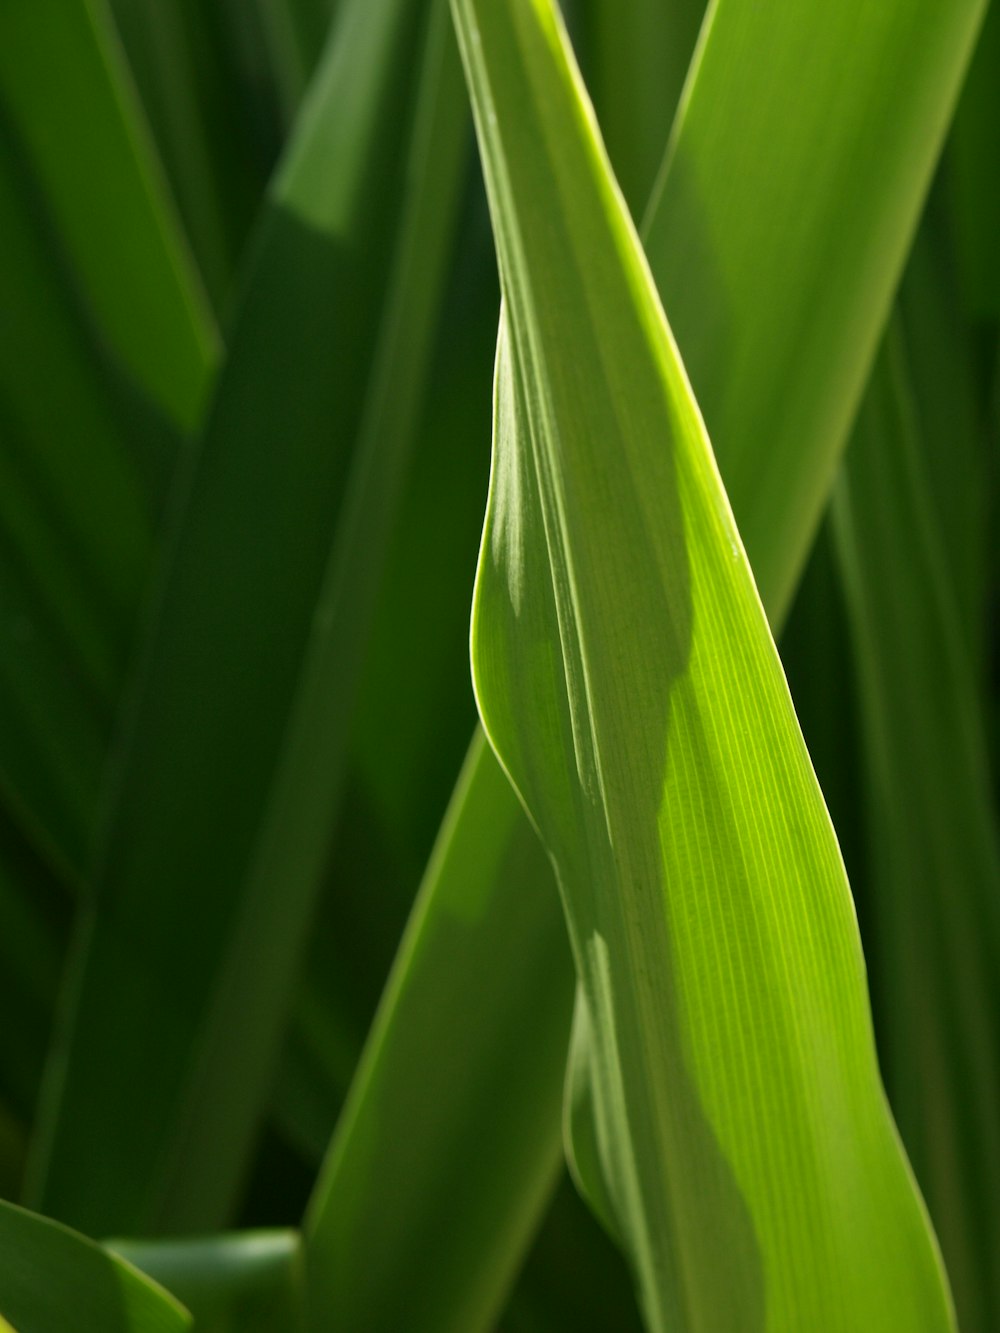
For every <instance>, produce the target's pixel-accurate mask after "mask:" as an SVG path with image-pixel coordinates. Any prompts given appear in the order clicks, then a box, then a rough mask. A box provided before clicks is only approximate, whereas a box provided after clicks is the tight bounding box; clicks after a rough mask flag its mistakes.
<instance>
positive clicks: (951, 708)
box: [834, 269, 1000, 1333]
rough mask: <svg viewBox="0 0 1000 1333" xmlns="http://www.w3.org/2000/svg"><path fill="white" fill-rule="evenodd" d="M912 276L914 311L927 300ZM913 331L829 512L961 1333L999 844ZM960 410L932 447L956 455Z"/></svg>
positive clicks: (982, 1190)
mask: <svg viewBox="0 0 1000 1333" xmlns="http://www.w3.org/2000/svg"><path fill="white" fill-rule="evenodd" d="M915 276H916V277H917V280H918V286H917V288H916V290H915V291H914V292H912V293H910V299H909V300H907V301H905V302H904V303H903V309H904V310H907V311H909V310H912V309H913V308H914V306H915V305H919V304H922V303H923V302H924V301H926V299H927V296H928V294H929V293H928V290H927V288H926V287H925V286H924V287H921V286H920V285H919V281H920V279H921V278H922V277H923V276H924V274H922V273H921V272H920V270H919V269H918V271H917V273H916V275H915ZM939 327H940V328H941V330H942V331H944V329H945V328H946V325H944V324H941V325H939ZM906 328H907V321H906V320H905V319H903V318H897V319H896V320H894V322H893V324H892V325H891V327H890V331H889V335H888V338H887V342H886V346H885V350H884V351H883V353H882V355H881V357H880V359H879V362H878V364H877V367H876V370H875V373H874V375H873V377H872V382H871V385H870V387H869V390H868V393H867V396H866V399H865V404H864V407H863V410H862V413H861V416H860V418H859V422H858V426H857V429H856V431H855V434H854V438H853V441H852V443H851V447H850V449H849V451H848V454H847V458H846V462H845V466H844V470H843V474H842V477H841V480H840V482H839V483H838V486H837V489H836V492H835V499H834V518H835V531H836V534H837V539H838V540H837V549H838V553H839V556H840V561H841V567H842V570H843V581H844V586H845V589H846V592H847V595H848V602H849V607H850V610H851V625H852V638H853V643H854V650H855V656H856V660H857V670H858V680H859V692H860V695H861V700H862V705H863V710H864V721H865V729H864V739H865V743H866V750H867V772H868V784H869V788H870V799H869V810H870V820H869V835H870V843H871V850H872V862H873V880H874V882H873V892H872V894H871V900H870V907H871V912H872V914H873V917H874V931H873V939H874V941H875V946H876V950H877V955H876V956H877V959H878V961H879V963H880V967H879V972H880V975H881V976H882V977H883V985H884V987H885V992H886V994H885V1005H886V1009H887V1012H888V1013H889V1014H890V1016H891V1017H892V1019H893V1026H892V1029H891V1040H890V1041H888V1042H887V1043H886V1047H885V1061H884V1063H885V1067H886V1080H887V1085H888V1087H889V1091H890V1096H891V1099H892V1104H893V1107H894V1109H895V1112H896V1115H897V1117H898V1121H899V1127H900V1131H901V1133H902V1135H903V1139H904V1142H905V1143H906V1145H907V1148H908V1150H909V1151H910V1154H911V1157H912V1160H913V1165H914V1169H915V1170H916V1173H917V1176H918V1179H919V1180H920V1181H921V1184H922V1185H923V1187H924V1189H925V1191H926V1195H927V1200H928V1204H929V1206H930V1209H931V1213H932V1216H933V1217H934V1219H935V1222H936V1224H937V1227H938V1231H939V1234H940V1237H941V1246H942V1249H943V1251H944V1256H945V1260H946V1262H947V1263H948V1268H949V1272H950V1273H951V1276H952V1280H953V1283H954V1288H955V1300H956V1305H957V1309H958V1315H959V1320H960V1324H961V1327H962V1328H963V1329H967V1330H970V1333H971V1331H972V1330H977V1329H982V1330H986V1329H991V1328H995V1327H996V1325H997V1322H998V1320H1000V1281H998V1275H997V1272H996V1265H995V1262H994V1260H995V1256H996V1254H997V1252H998V1247H1000V1207H998V1203H997V1200H998V1199H1000V1056H998V1052H1000V1031H998V1030H997V1023H996V1017H995V1015H996V1008H995V1003H994V996H995V991H996V988H995V983H994V980H993V975H994V967H995V960H996V958H997V956H998V955H1000V838H998V832H997V826H996V815H995V811H994V809H993V802H992V794H991V791H990V779H989V770H988V764H987V759H986V754H985V751H984V747H983V734H984V730H983V725H982V718H981V715H980V710H979V706H978V692H977V689H976V684H975V680H974V678H973V675H972V673H971V671H970V668H969V658H968V653H967V643H966V640H965V638H964V637H963V633H962V627H961V622H960V618H959V614H958V609H957V602H956V599H955V595H954V591H953V585H952V583H951V581H950V577H949V576H950V573H951V570H950V569H949V566H948V564H947V562H946V559H945V555H944V548H943V544H942V541H941V532H940V527H939V524H938V516H937V513H936V512H935V507H934V505H933V502H932V500H931V490H930V487H929V485H928V475H927V470H926V467H925V464H924V462H923V458H924V453H925V451H924V450H922V449H921V447H920V445H919V444H918V443H917V439H918V434H919V432H920V430H921V428H922V427H925V426H927V425H930V426H931V427H932V428H933V424H934V423H933V419H932V420H931V421H930V422H927V421H925V420H924V419H922V418H921V416H920V415H919V414H918V413H919V409H918V403H919V401H920V400H919V399H918V397H917V396H916V394H915V393H914V390H913V388H912V383H913V381H912V378H911V370H910V367H909V362H908V357H907V351H906ZM942 369H943V367H939V372H938V373H939V376H942ZM942 378H944V377H943V376H942ZM938 392H939V393H940V392H941V390H940V388H939V390H938ZM959 419H960V417H959V415H958V414H957V413H956V414H954V415H953V416H952V417H951V418H950V419H949V420H948V422H947V425H948V429H947V431H946V433H945V434H943V435H942V436H939V437H938V438H937V439H936V440H935V441H934V444H935V445H936V446H937V447H938V448H942V447H944V446H947V450H948V452H949V453H950V454H951V455H952V457H953V458H954V457H956V456H957V457H959V458H960V457H961V456H962V453H961V449H960V448H959V447H958V446H957V445H956V444H955V442H954V439H953V429H954V423H955V422H956V421H958V420H959Z"/></svg>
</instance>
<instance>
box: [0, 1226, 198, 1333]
mask: <svg viewBox="0 0 1000 1333" xmlns="http://www.w3.org/2000/svg"><path fill="white" fill-rule="evenodd" d="M0 1317H3V1318H6V1319H8V1320H10V1321H11V1323H12V1324H13V1326H14V1327H15V1328H16V1329H17V1333H78V1331H79V1330H80V1329H81V1328H86V1329H95V1330H96V1329H100V1330H101V1333H181V1331H182V1330H183V1329H189V1328H190V1327H191V1319H190V1316H189V1315H188V1314H187V1311H186V1310H184V1309H183V1307H182V1306H180V1305H178V1303H177V1302H176V1301H175V1300H174V1299H173V1297H172V1296H169V1295H168V1294H167V1292H165V1291H164V1290H163V1289H162V1287H158V1286H156V1285H155V1284H154V1283H153V1282H151V1281H150V1280H149V1279H148V1278H146V1277H143V1276H142V1274H140V1273H138V1272H136V1270H135V1269H134V1268H132V1267H131V1266H130V1265H128V1264H126V1263H123V1262H122V1261H121V1260H120V1259H118V1258H116V1257H115V1255H113V1254H111V1253H109V1252H108V1251H107V1250H104V1249H102V1248H101V1246H99V1245H95V1244H94V1242H93V1241H91V1240H87V1239H86V1238H85V1237H84V1236H80V1235H77V1234H76V1233H75V1232H73V1231H70V1230H69V1228H68V1227H64V1226H60V1225H59V1224H58V1223H57V1222H52V1221H50V1220H49V1219H48V1218H45V1217H37V1216H35V1215H34V1214H32V1213H28V1212H25V1210H24V1209H23V1208H16V1207H15V1206H14V1205H13V1204H9V1203H0Z"/></svg>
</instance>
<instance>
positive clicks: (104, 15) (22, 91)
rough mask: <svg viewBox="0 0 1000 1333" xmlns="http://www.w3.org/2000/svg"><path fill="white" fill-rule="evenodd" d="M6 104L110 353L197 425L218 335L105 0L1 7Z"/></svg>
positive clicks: (21, 1) (0, 89)
mask: <svg viewBox="0 0 1000 1333" xmlns="http://www.w3.org/2000/svg"><path fill="white" fill-rule="evenodd" d="M0 101H2V102H3V104H4V105H5V106H6V108H7V110H8V112H9V114H10V116H11V120H12V122H13V124H14V125H15V126H16V128H17V131H18V133H19V135H20V137H21V140H22V142H23V144H24V147H25V151H26V153H27V155H28V158H29V160H30V163H31V166H32V168H33V170H34V171H35V172H36V173H37V176H38V179H39V180H40V181H41V182H42V184H43V188H44V190H45V194H46V197H47V200H48V204H49V207H50V209H51V211H52V216H53V218H54V219H55V221H56V225H57V228H58V230H59V232H60V235H61V238H62V241H63V244H64V245H65V247H66V251H67V254H68V255H69V257H70V259H71V261H72V264H73V268H74V271H75V272H76V274H77V275H78V277H79V281H80V284H81V287H82V289H83V291H84V293H85V295H86V298H87V300H88V302H89V304H90V306H91V309H92V310H93V313H94V317H95V320H96V322H97V324H98V325H99V327H100V328H101V329H102V330H103V331H104V334H105V336H106V338H107V340H108V343H109V345H110V346H111V347H112V348H113V349H114V351H115V352H116V354H117V355H118V356H119V357H120V358H121V361H122V364H123V365H124V366H125V367H127V369H128V370H129V371H130V372H131V374H132V375H133V376H134V377H135V379H136V382H137V383H138V384H139V385H140V386H141V387H142V388H143V389H144V390H145V391H146V392H147V393H148V394H149V395H150V397H151V398H152V399H153V400H154V401H155V402H156V403H157V404H159V406H160V407H161V408H162V409H163V410H164V411H165V412H167V413H168V415H169V416H170V417H171V418H172V419H173V420H174V421H176V422H177V423H178V424H179V425H180V426H182V427H185V428H191V427H193V426H194V425H195V424H196V422H197V421H198V418H199V416H200V412H201V406H202V402H203V400H204V397H205V391H206V389H207V387H208V378H209V374H210V371H211V369H212V365H213V363H214V360H215V358H216V355H217V334H216V332H215V328H214V325H213V323H212V320H211V316H210V315H209V313H208V309H207V305H206V303H205V299H204V296H203V294H202V292H201V290H200V286H199V280H198V278H197V275H196V273H195V271H194V269H193V266H192V264H191V261H190V257H189V255H188V253H187V249H186V242H185V241H184V239H183V237H182V235H181V232H180V230H179V228H178V226H177V223H176V219H175V217H174V215H173V212H172V205H171V203H170V201H169V199H168V197H167V194H166V191H165V189H164V185H163V181H162V178H161V175H160V168H159V164H158V162H157V161H156V159H155V156H154V154H153V152H152V150H151V145H150V143H149V141H148V136H147V133H146V128H145V123H144V121H143V119H142V115H141V111H140V108H139V105H138V101H137V99H135V97H134V95H133V92H132V89H131V86H130V84H129V83H128V79H127V75H126V72H125V70H124V65H123V61H122V59H121V53H120V50H119V49H118V47H117V45H116V39H115V34H114V30H113V24H112V21H111V18H110V15H109V13H108V11H107V8H106V0H66V3H61V4H58V5H45V6H42V5H36V4H33V3H31V0H13V3H10V4H5V5H3V7H2V9H0Z"/></svg>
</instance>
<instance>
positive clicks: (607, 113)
mask: <svg viewBox="0 0 1000 1333" xmlns="http://www.w3.org/2000/svg"><path fill="white" fill-rule="evenodd" d="M704 14H705V5H704V3H703V2H702V0H669V3H666V4H665V3H663V0H632V3H630V4H627V5H622V4H617V3H616V2H615V0H587V3H586V4H585V5H584V7H583V13H582V28H583V34H582V37H581V42H580V46H581V49H582V51H583V52H584V54H585V55H586V56H587V57H588V58H587V59H583V57H582V56H581V64H582V66H583V71H584V74H585V75H586V76H587V87H588V89H589V90H590V95H591V97H592V98H593V101H594V110H595V111H596V112H597V119H598V121H599V123H600V126H601V133H602V135H603V137H604V142H605V145H606V147H607V150H608V156H609V157H610V158H611V165H612V167H613V168H614V171H615V177H616V179H617V180H618V183H619V185H620V186H621V188H622V193H623V194H624V195H625V199H626V202H627V203H628V205H629V208H630V209H631V210H632V215H633V217H641V216H642V212H643V209H644V208H645V205H646V203H647V201H648V199H649V195H650V191H651V190H652V188H653V182H654V180H655V178H656V173H657V169H658V168H659V166H660V164H661V162H662V161H663V146H664V144H665V143H666V142H667V137H668V135H669V133H670V126H671V123H672V122H673V119H674V112H675V110H676V108H677V102H678V99H679V97H680V93H681V88H682V86H683V84H684V79H685V76H686V75H687V72H688V64H689V61H690V57H691V52H692V51H693V50H694V45H695V39H696V38H697V36H698V29H699V27H700V25H701V21H702V18H703V17H704Z"/></svg>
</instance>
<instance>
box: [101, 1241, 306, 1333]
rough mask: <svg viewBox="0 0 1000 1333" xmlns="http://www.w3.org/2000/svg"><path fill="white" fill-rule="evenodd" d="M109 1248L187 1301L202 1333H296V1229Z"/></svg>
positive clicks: (109, 1244)
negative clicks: (294, 1331) (294, 1332)
mask: <svg viewBox="0 0 1000 1333" xmlns="http://www.w3.org/2000/svg"><path fill="white" fill-rule="evenodd" d="M107 1248H108V1249H109V1250H111V1251H112V1252H113V1253H115V1254H117V1255H120V1256H121V1258H123V1259H125V1260H126V1261H127V1262H128V1263H130V1264H132V1265H133V1267H135V1268H137V1269H139V1271H140V1272H142V1273H145V1274H146V1275H147V1276H148V1277H150V1278H151V1279H152V1280H153V1281H154V1282H158V1283H159V1284H160V1285H161V1286H163V1287H165V1288H166V1289H167V1290H168V1291H170V1292H172V1293H173V1294H174V1295H175V1296H176V1297H177V1298H178V1299H179V1300H181V1301H183V1302H184V1304H185V1306H186V1307H187V1309H189V1310H190V1311H191V1313H192V1315H193V1316H194V1320H195V1327H196V1328H197V1330H198V1333H292V1330H293V1329H295V1328H296V1327H298V1325H297V1323H296V1320H297V1317H298V1301H299V1281H298V1273H299V1237H298V1233H297V1232H295V1231H243V1232H239V1233H236V1234H233V1235H221V1236H204V1237H201V1236H199V1237H194V1238H192V1239H185V1240H174V1241H170V1240H162V1241H139V1240H110V1241H108V1242H107Z"/></svg>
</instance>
